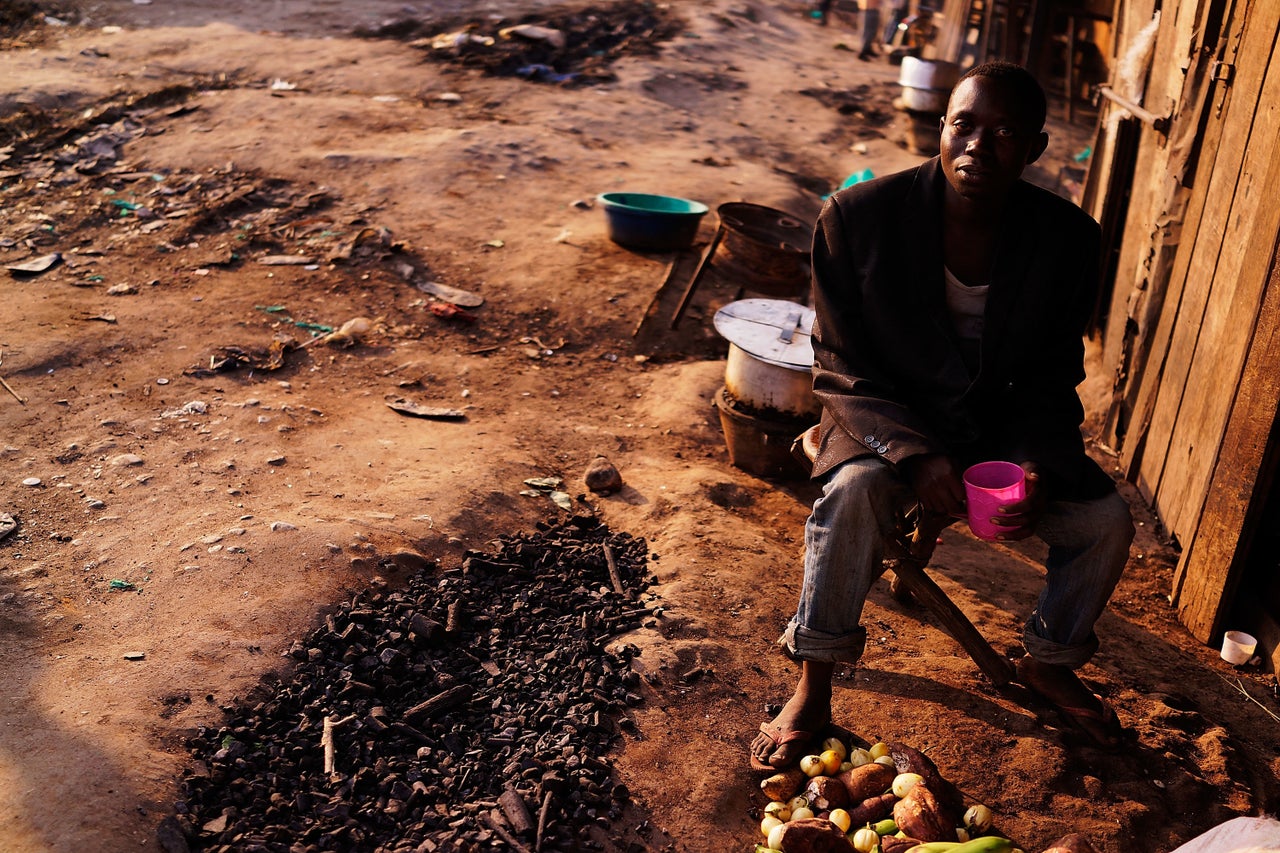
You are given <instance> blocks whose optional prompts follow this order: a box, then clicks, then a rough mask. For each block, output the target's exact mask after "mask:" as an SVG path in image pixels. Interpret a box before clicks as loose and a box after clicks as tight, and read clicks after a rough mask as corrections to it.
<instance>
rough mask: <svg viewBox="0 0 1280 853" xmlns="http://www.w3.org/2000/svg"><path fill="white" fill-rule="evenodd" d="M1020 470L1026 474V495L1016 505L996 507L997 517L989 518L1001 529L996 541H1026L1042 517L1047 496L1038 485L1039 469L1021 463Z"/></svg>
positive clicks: (1030, 463)
mask: <svg viewBox="0 0 1280 853" xmlns="http://www.w3.org/2000/svg"><path fill="white" fill-rule="evenodd" d="M1022 470H1023V471H1025V472H1026V483H1027V494H1026V497H1024V498H1023V499H1022V500H1020V501H1018V502H1017V503H1011V504H1005V505H1004V506H1001V507H997V513H998V514H997V515H994V516H992V517H991V523H992V524H993V525H995V526H996V527H998V528H1000V529H1001V532H1000V533H999V534H997V535H996V539H1001V540H1010V539H1026V538H1027V537H1028V536H1030V535H1031V534H1032V533H1034V532H1035V530H1036V525H1037V524H1038V523H1039V522H1040V516H1042V515H1044V509H1045V506H1046V505H1047V504H1048V503H1049V496H1048V495H1047V494H1045V490H1044V489H1043V488H1042V487H1041V484H1040V473H1039V467H1038V466H1037V465H1036V463H1034V462H1023V463H1022Z"/></svg>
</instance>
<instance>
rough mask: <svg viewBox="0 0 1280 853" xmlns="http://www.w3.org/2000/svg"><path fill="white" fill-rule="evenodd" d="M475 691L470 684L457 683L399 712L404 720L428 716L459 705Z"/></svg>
mask: <svg viewBox="0 0 1280 853" xmlns="http://www.w3.org/2000/svg"><path fill="white" fill-rule="evenodd" d="M475 692H476V691H475V688H474V687H472V686H471V685H470V684H457V685H454V686H453V687H450V688H449V689H448V690H446V691H444V692H443V693H437V694H436V695H435V696H432V697H431V698H430V699H428V700H427V701H425V702H419V703H418V704H417V705H414V706H413V707H412V708H410V709H409V710H407V711H405V712H404V713H403V714H401V716H402V717H403V718H404V719H406V720H409V719H412V718H414V717H419V716H422V717H430V716H431V715H433V714H435V713H437V712H439V711H444V710H448V709H450V708H454V707H456V706H458V705H461V704H462V703H464V702H466V701H467V700H469V699H470V698H471V697H472V695H473V694H474V693H475Z"/></svg>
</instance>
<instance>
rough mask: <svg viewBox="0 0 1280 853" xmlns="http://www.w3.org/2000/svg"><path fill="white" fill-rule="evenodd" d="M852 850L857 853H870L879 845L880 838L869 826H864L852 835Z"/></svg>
mask: <svg viewBox="0 0 1280 853" xmlns="http://www.w3.org/2000/svg"><path fill="white" fill-rule="evenodd" d="M851 840H852V841H853V849H854V850H857V851H858V853H871V851H872V850H874V849H876V847H877V846H878V845H879V844H880V836H879V835H876V831H875V830H874V829H872V828H871V827H869V826H864V827H862V829H859V830H858V831H857V832H855V833H854V834H853V838H852V839H851Z"/></svg>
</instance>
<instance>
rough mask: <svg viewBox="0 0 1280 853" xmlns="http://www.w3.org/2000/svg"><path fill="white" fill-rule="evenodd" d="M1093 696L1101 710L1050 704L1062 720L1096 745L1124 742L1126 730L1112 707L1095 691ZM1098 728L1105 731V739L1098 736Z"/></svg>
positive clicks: (1106, 745)
mask: <svg viewBox="0 0 1280 853" xmlns="http://www.w3.org/2000/svg"><path fill="white" fill-rule="evenodd" d="M1093 696H1094V698H1095V699H1097V700H1098V704H1099V705H1101V706H1102V710H1101V711H1098V710H1095V709H1093V708H1075V707H1072V706H1070V705H1058V704H1056V703H1051V704H1053V707H1054V708H1056V709H1057V710H1058V712H1059V714H1061V716H1062V717H1063V719H1064V720H1066V721H1067V722H1068V723H1070V724H1071V726H1072V727H1073V728H1075V729H1076V730H1077V731H1079V732H1081V733H1082V734H1084V735H1085V736H1086V737H1088V738H1089V739H1090V740H1092V741H1093V742H1094V743H1096V744H1097V745H1098V746H1102V747H1116V746H1119V745H1120V744H1121V743H1123V742H1124V740H1125V736H1126V735H1127V734H1128V730H1127V729H1125V727H1124V725H1123V724H1121V722H1120V718H1119V717H1117V716H1116V712H1115V709H1114V708H1112V707H1111V706H1110V705H1108V704H1107V703H1106V702H1105V701H1103V699H1102V697H1101V696H1099V695H1098V694H1097V693H1095V694H1093ZM1099 729H1100V730H1102V731H1103V732H1105V733H1106V739H1105V740H1104V739H1102V738H1099V737H1098V735H1097V734H1096V732H1097V731H1098V730H1099Z"/></svg>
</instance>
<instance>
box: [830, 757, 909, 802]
mask: <svg viewBox="0 0 1280 853" xmlns="http://www.w3.org/2000/svg"><path fill="white" fill-rule="evenodd" d="M897 775H898V774H897V773H895V772H894V769H893V768H892V767H885V766H884V765H883V764H876V763H875V762H872V763H871V764H864V765H862V766H861V767H855V768H853V769H852V770H846V771H845V772H844V773H841V774H840V775H839V776H837V777H836V778H837V779H839V780H840V782H841V784H843V785H844V787H845V788H846V789H847V790H848V792H849V802H851V803H860V802H862V801H863V800H865V799H867V798H868V797H874V796H877V795H879V794H883V793H884V792H885V791H886V790H888V788H889V786H890V785H892V784H893V780H894V777H895V776H897Z"/></svg>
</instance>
